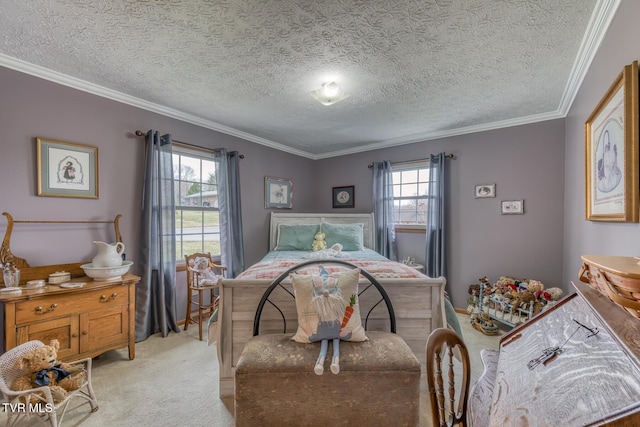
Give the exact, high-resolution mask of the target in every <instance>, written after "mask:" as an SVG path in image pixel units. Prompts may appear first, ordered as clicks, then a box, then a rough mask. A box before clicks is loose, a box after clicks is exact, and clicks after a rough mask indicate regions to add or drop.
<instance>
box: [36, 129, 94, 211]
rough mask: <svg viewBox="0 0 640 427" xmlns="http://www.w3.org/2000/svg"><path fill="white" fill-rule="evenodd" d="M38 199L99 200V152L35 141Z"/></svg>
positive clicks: (64, 144) (57, 143)
mask: <svg viewBox="0 0 640 427" xmlns="http://www.w3.org/2000/svg"><path fill="white" fill-rule="evenodd" d="M36 153H37V169H38V196H49V197H84V198H89V199H97V198H98V196H99V193H98V187H99V186H98V148H97V147H93V146H90V145H81V144H74V143H71V142H64V141H56V140H54V139H47V138H36Z"/></svg>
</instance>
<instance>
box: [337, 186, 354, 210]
mask: <svg viewBox="0 0 640 427" xmlns="http://www.w3.org/2000/svg"><path fill="white" fill-rule="evenodd" d="M332 200H333V207H334V208H354V207H355V206H356V192H355V187H354V186H353V185H350V186H347V187H333V191H332Z"/></svg>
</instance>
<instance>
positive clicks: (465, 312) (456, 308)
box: [453, 307, 469, 314]
mask: <svg viewBox="0 0 640 427" xmlns="http://www.w3.org/2000/svg"><path fill="white" fill-rule="evenodd" d="M453 309H454V310H455V312H456V313H460V314H469V312H468V311H467V310H465V309H464V308H458V307H454V308H453Z"/></svg>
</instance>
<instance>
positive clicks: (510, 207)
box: [500, 200, 524, 215]
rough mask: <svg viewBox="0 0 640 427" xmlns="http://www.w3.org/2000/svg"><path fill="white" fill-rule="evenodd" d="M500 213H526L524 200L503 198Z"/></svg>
mask: <svg viewBox="0 0 640 427" xmlns="http://www.w3.org/2000/svg"><path fill="white" fill-rule="evenodd" d="M500 213H501V214H502V215H522V214H524V200H503V201H501V202H500Z"/></svg>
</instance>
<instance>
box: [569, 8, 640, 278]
mask: <svg viewBox="0 0 640 427" xmlns="http://www.w3.org/2000/svg"><path fill="white" fill-rule="evenodd" d="M638 16H640V2H637V1H633V0H624V1H622V3H621V4H620V6H619V7H618V10H617V12H616V15H615V17H614V19H613V21H612V23H611V25H610V26H609V31H608V32H607V35H606V37H605V39H604V40H603V42H602V44H601V46H600V48H599V49H598V53H597V55H596V56H595V58H594V60H593V62H592V64H591V66H590V68H589V72H588V73H587V75H586V77H585V79H584V81H583V82H582V85H581V87H580V91H579V93H578V95H577V97H576V99H575V101H574V103H573V105H572V108H571V110H570V112H569V114H568V116H567V118H566V138H565V140H566V156H565V183H566V184H565V185H566V188H567V189H569V188H570V189H572V190H573V191H567V192H566V195H565V201H564V203H565V217H564V221H565V236H564V271H563V280H564V281H565V282H566V283H569V282H570V281H576V280H577V278H578V270H579V268H580V265H581V260H580V256H581V255H583V254H599V255H623V256H638V255H640V244H639V243H638V242H640V224H617V223H611V222H595V221H587V220H586V219H585V190H584V182H585V168H584V161H585V151H584V123H585V121H586V120H587V118H588V117H589V115H590V114H591V112H592V111H593V109H594V108H595V106H596V105H597V104H598V102H600V99H601V98H602V97H603V96H604V94H605V92H606V91H607V89H608V88H609V86H610V85H611V83H613V81H614V79H615V78H616V76H617V75H618V74H619V73H620V72H621V71H622V69H623V68H624V66H625V65H628V64H630V63H632V62H633V61H634V60H638V59H640V45H638V39H639V38H640V27H639V26H638V23H637V18H638Z"/></svg>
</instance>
